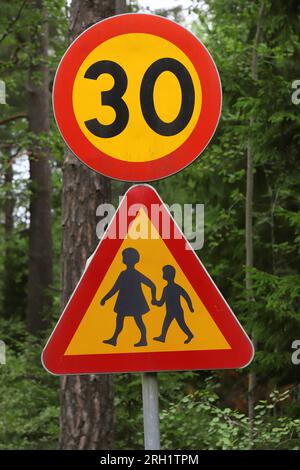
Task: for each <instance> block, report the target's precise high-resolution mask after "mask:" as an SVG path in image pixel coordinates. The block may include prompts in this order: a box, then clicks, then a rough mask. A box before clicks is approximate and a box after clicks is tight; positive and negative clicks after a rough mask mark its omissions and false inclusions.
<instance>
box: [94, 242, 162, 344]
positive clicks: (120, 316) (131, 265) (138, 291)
mask: <svg viewBox="0 0 300 470" xmlns="http://www.w3.org/2000/svg"><path fill="white" fill-rule="evenodd" d="M122 256H123V263H124V264H125V266H126V269H125V270H124V271H122V272H121V273H120V274H119V276H118V279H117V280H116V282H115V284H114V286H113V287H112V288H111V289H110V291H109V292H108V293H107V294H106V295H105V296H104V297H103V299H102V300H101V302H100V304H101V305H105V302H106V301H107V300H108V299H110V298H111V297H113V296H114V295H115V294H116V293H118V296H117V300H116V304H115V308H114V311H115V312H116V314H117V319H116V327H115V332H114V334H113V336H112V337H111V338H109V339H105V340H104V341H103V343H106V344H110V345H111V346H116V344H117V341H118V337H119V334H120V333H121V331H122V330H123V326H124V320H125V317H133V318H134V320H135V323H136V325H137V327H138V329H139V330H140V333H141V339H140V341H139V342H138V343H136V344H135V345H134V346H136V347H139V346H147V337H146V326H145V324H144V322H143V319H142V316H143V315H144V314H145V313H147V312H149V310H150V309H149V306H148V303H147V301H146V299H145V296H144V293H143V290H142V284H144V285H146V286H147V287H149V288H150V290H151V294H152V304H154V301H155V293H156V287H155V284H154V283H153V282H152V281H151V280H150V279H149V278H148V277H147V276H145V275H144V274H142V273H141V272H140V271H138V270H137V269H135V265H136V264H137V263H138V262H139V260H140V255H139V252H138V251H137V250H135V249H134V248H125V250H123V252H122Z"/></svg>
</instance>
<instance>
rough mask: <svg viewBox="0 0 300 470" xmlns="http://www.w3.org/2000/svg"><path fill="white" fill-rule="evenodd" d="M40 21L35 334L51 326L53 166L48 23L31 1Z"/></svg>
mask: <svg viewBox="0 0 300 470" xmlns="http://www.w3.org/2000/svg"><path fill="white" fill-rule="evenodd" d="M29 5H30V7H31V8H32V11H33V12H39V14H40V24H38V27H37V25H33V26H32V28H33V30H32V44H33V45H34V46H33V52H32V57H31V64H30V66H29V76H28V125H29V131H30V132H31V133H32V134H31V135H32V140H31V144H30V149H29V165H30V190H31V193H30V229H29V273H28V308H27V327H28V331H29V332H30V333H32V334H34V335H38V333H39V332H40V331H41V330H43V329H44V328H46V327H47V326H48V325H49V309H50V307H51V296H50V294H49V288H50V287H51V285H52V230H51V205H52V201H51V168H50V161H49V160H50V156H49V149H48V147H47V138H49V137H48V134H49V129H50V121H49V113H50V110H49V73H48V64H47V61H48V22H47V12H46V9H45V5H44V1H43V0H31V2H30V4H29Z"/></svg>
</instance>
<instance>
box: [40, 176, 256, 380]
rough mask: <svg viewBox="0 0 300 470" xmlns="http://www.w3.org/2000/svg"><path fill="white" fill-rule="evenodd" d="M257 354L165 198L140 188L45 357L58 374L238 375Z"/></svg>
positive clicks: (118, 217)
mask: <svg viewBox="0 0 300 470" xmlns="http://www.w3.org/2000/svg"><path fill="white" fill-rule="evenodd" d="M252 357H253V346H252V343H251V341H250V340H249V338H248V337H247V335H246V333H245V332H244V330H243V329H242V327H241V325H240V324H239V322H238V320H237V319H236V318H235V316H234V315H233V313H232V311H231V310H230V308H229V306H228V305H227V303H226V301H225V300H224V298H223V297H222V295H221V293H220V292H219V291H218V289H217V287H216V286H215V284H214V283H213V281H212V279H211V278H210V277H209V275H208V273H207V272H206V270H205V268H204V267H203V266H202V264H201V262H200V261H199V259H198V257H197V256H196V254H195V253H194V251H193V250H192V249H191V247H190V245H189V244H188V242H187V240H186V239H185V237H184V236H183V234H182V232H181V231H180V230H179V228H178V227H177V225H176V223H175V222H174V220H173V219H172V217H171V215H170V213H169V212H168V210H167V209H166V207H165V206H164V204H163V202H162V200H161V199H160V197H159V196H158V194H157V193H156V191H155V190H154V189H153V188H152V187H151V186H148V185H138V186H133V187H132V188H131V189H129V191H128V192H127V193H126V195H125V196H124V198H123V199H122V201H121V204H120V206H119V208H118V210H117V212H116V214H115V216H114V219H113V220H112V222H111V224H110V225H109V227H108V229H107V231H106V233H105V235H104V237H103V239H102V240H101V242H100V243H99V245H98V247H97V249H96V250H95V252H94V254H93V256H92V258H91V260H90V261H89V263H88V264H87V267H86V269H85V271H84V273H83V275H82V277H81V279H80V281H79V283H78V285H77V287H76V289H75V291H74V293H73V295H72V296H71V298H70V300H69V302H68V304H67V306H66V308H65V310H64V312H63V314H62V316H61V318H60V320H59V322H58V323H57V325H56V328H55V329H54V331H53V333H52V336H51V337H50V339H49V341H48V343H47V345H46V347H45V349H44V351H43V355H42V361H43V364H44V366H45V368H46V369H47V370H48V371H50V372H52V373H54V374H85V373H86V374H94V373H101V372H137V371H160V370H191V369H223V368H238V367H244V366H245V365H247V364H249V362H250V361H251V359H252Z"/></svg>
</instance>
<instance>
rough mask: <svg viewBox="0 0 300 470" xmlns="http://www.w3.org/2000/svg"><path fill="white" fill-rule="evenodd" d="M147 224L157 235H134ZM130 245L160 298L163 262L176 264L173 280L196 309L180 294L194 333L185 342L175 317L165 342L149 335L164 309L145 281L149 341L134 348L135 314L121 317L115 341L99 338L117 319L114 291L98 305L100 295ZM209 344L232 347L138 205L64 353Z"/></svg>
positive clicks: (205, 347) (207, 346)
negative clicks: (153, 298)
mask: <svg viewBox="0 0 300 470" xmlns="http://www.w3.org/2000/svg"><path fill="white" fill-rule="evenodd" d="M145 227H147V228H148V233H152V234H154V235H155V239H145V238H144V239H141V238H140V239H135V238H136V235H137V233H138V232H142V233H144V232H145V230H144V229H145ZM150 230H151V231H150ZM132 238H134V239H132ZM128 247H132V248H135V249H136V250H138V252H139V253H140V261H139V263H137V265H136V266H135V267H136V269H137V270H139V271H140V272H141V273H143V274H145V275H146V276H147V277H149V278H150V279H151V280H152V281H153V282H154V283H155V285H156V287H157V297H158V298H160V296H161V294H162V290H163V288H164V287H165V285H166V281H164V280H163V278H162V267H163V266H165V265H166V264H171V265H172V266H174V267H175V269H176V277H175V282H176V283H177V284H179V285H181V286H182V287H183V288H184V289H185V290H186V291H187V292H188V294H189V295H190V297H191V300H192V303H193V307H194V313H191V312H190V310H189V308H188V306H187V305H186V303H185V300H184V299H181V304H182V306H183V309H184V317H185V321H186V323H187V325H188V327H189V328H190V329H191V331H192V332H193V334H194V338H193V339H192V341H191V342H190V343H189V344H184V340H185V338H186V335H185V334H184V333H183V332H182V331H181V329H180V328H179V326H178V324H177V323H176V321H173V322H172V323H171V326H170V328H169V331H168V334H167V338H166V342H165V343H160V342H157V341H154V340H153V337H155V336H158V335H159V334H160V333H161V328H162V324H163V320H164V317H165V312H166V309H165V306H162V307H157V306H153V305H152V304H151V292H150V289H149V288H148V287H146V286H143V292H144V295H145V298H146V300H147V303H148V305H149V307H150V311H149V312H148V313H146V314H145V315H143V320H144V323H145V325H146V329H147V339H148V346H143V347H134V344H135V343H136V342H138V341H139V339H140V332H139V329H138V327H137V326H136V324H135V321H134V318H133V317H126V318H125V321H124V328H123V331H122V332H121V334H120V336H119V339H118V343H117V346H111V345H109V344H104V343H103V342H102V341H103V340H104V339H108V338H110V337H111V336H112V335H113V333H114V330H115V324H116V313H115V312H114V305H115V302H116V298H117V295H118V294H115V295H114V296H113V297H112V298H111V299H109V300H108V301H107V302H106V303H105V305H104V306H101V305H100V300H101V299H102V298H103V296H104V295H105V294H106V293H107V292H108V291H109V290H110V289H111V288H112V286H113V285H114V283H115V281H116V279H117V277H118V276H119V274H120V272H121V271H123V270H124V269H125V265H124V264H123V263H122V251H123V250H124V249H125V248H128ZM212 349H230V346H229V344H228V343H227V341H226V340H225V338H224V336H223V335H222V333H221V331H220V330H219V328H218V327H217V325H216V324H215V322H214V321H213V319H212V318H211V316H210V314H209V313H208V311H207V310H206V308H205V306H204V305H203V303H202V302H201V300H200V299H199V297H198V296H197V294H196V293H195V291H194V289H193V287H192V286H191V284H190V282H189V281H188V279H187V278H186V276H185V274H184V273H183V271H182V270H181V268H180V266H179V265H178V264H177V262H176V260H175V259H174V257H173V255H172V253H171V252H170V251H169V249H168V248H167V246H166V244H165V243H164V241H163V240H162V239H161V238H160V237H159V235H158V233H157V232H156V229H155V228H154V226H153V225H152V224H151V222H150V220H149V219H148V217H147V215H146V213H145V212H144V210H143V209H142V210H140V213H139V215H138V216H137V217H136V218H135V220H134V222H133V223H132V225H131V227H130V229H129V232H128V235H127V238H126V239H124V241H123V243H122V244H121V246H120V248H119V250H118V252H117V254H116V256H115V258H114V260H113V262H112V264H111V267H110V269H109V270H108V272H107V273H106V275H105V277H104V279H103V281H102V283H101V285H100V286H99V289H98V291H97V293H96V295H95V297H94V298H93V299H92V301H91V304H90V306H89V308H88V310H87V312H86V314H85V315H84V317H83V319H82V321H81V323H80V325H79V327H78V329H77V331H76V332H75V334H74V336H73V338H72V340H71V342H70V344H69V346H68V348H67V350H66V352H65V355H80V354H115V353H137V352H157V351H193V350H212Z"/></svg>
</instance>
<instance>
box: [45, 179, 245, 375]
mask: <svg viewBox="0 0 300 470" xmlns="http://www.w3.org/2000/svg"><path fill="white" fill-rule="evenodd" d="M133 204H137V205H140V206H141V207H146V209H147V211H148V214H149V215H150V214H151V207H152V204H158V205H159V206H160V207H161V209H162V211H163V212H164V215H162V217H168V218H169V219H170V233H171V234H173V237H171V238H170V239H165V240H164V242H165V243H166V245H167V247H168V249H169V250H170V252H171V253H172V255H173V256H174V258H175V259H176V261H177V263H178V264H179V265H180V267H181V269H182V270H183V272H184V273H185V275H186V277H187V278H188V279H189V281H190V283H191V284H192V286H193V289H194V290H195V292H196V293H197V295H198V296H199V298H200V299H201V301H202V302H203V304H204V305H205V307H206V309H207V310H208V312H209V314H210V315H211V317H212V318H213V320H214V322H215V323H216V324H217V326H218V328H219V329H220V330H221V332H222V334H223V335H224V337H225V339H226V341H227V342H228V343H229V344H230V346H231V349H217V350H194V351H170V352H136V353H113V354H82V355H71V356H67V355H66V356H65V355H64V353H65V351H66V349H67V348H68V346H69V344H70V342H71V340H72V338H73V336H74V334H75V332H76V331H77V329H78V327H79V325H80V322H81V320H82V318H83V317H84V315H85V313H86V312H87V310H88V308H89V306H90V304H91V302H92V300H93V298H94V296H95V294H96V292H97V290H98V288H99V286H100V284H101V282H102V280H103V278H104V276H105V275H106V273H107V271H108V269H109V267H110V266H111V264H112V262H113V260H114V258H115V256H116V253H117V251H118V250H119V248H120V246H121V244H122V242H123V239H122V238H116V237H114V236H113V234H114V233H118V230H119V226H121V227H122V229H123V231H124V235H126V233H127V230H128V226H129V225H130V223H131V222H132V221H133V219H134V218H135V216H129V215H128V211H127V209H126V205H127V208H128V207H130V206H132V205H133ZM124 206H125V209H124ZM135 207H136V208H137V206H135ZM152 223H153V224H154V225H155V227H156V229H157V230H158V232H159V234H160V236H162V223H161V222H159V221H155V220H152ZM186 243H187V241H186V239H185V238H184V236H183V234H182V232H180V230H179V228H178V227H177V225H176V224H175V222H174V220H173V219H172V217H171V215H170V213H169V212H168V211H167V209H166V207H165V206H164V204H163V201H162V200H161V199H160V197H159V195H158V194H157V192H156V191H155V190H154V189H153V188H152V187H151V186H148V185H138V186H133V187H132V188H130V189H129V190H128V191H127V193H126V194H125V196H124V198H123V199H122V201H121V203H120V206H119V208H118V210H117V212H116V214H115V217H114V219H113V220H112V222H111V224H110V226H109V228H108V229H107V232H106V233H105V235H104V237H103V239H102V240H101V241H100V243H99V245H98V247H97V248H96V250H95V252H94V254H93V256H92V259H91V261H90V262H89V263H88V266H87V267H86V270H85V271H84V273H83V275H82V277H81V279H80V281H79V282H78V284H77V286H76V288H75V290H74V292H73V294H72V296H71V298H70V300H69V302H68V304H67V305H66V307H65V310H64V312H63V313H62V315H61V317H60V319H59V321H58V323H57V325H56V327H55V329H54V331H53V333H52V335H51V337H50V338H49V340H48V343H47V344H46V346H45V349H44V351H43V353H42V363H43V365H44V367H45V368H46V370H47V371H48V372H50V373H53V374H56V375H63V374H97V373H106V372H146V371H168V370H193V369H195V370H196V369H236V368H240V367H245V366H246V365H248V364H249V363H250V362H251V360H252V358H253V355H254V349H253V345H252V343H251V341H250V340H249V338H248V336H247V334H246V333H245V331H244V330H243V328H242V326H241V325H240V323H239V322H238V320H237V318H236V317H235V316H234V314H233V312H232V311H231V309H230V307H229V306H228V304H227V303H226V301H225V300H224V298H223V297H222V294H221V293H220V292H219V291H218V288H217V287H216V285H215V284H214V282H213V280H212V279H211V278H210V276H209V274H208V273H207V271H206V270H205V268H204V266H203V265H202V263H201V261H200V260H199V258H198V257H197V255H196V254H195V252H194V251H193V250H192V249H186Z"/></svg>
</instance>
